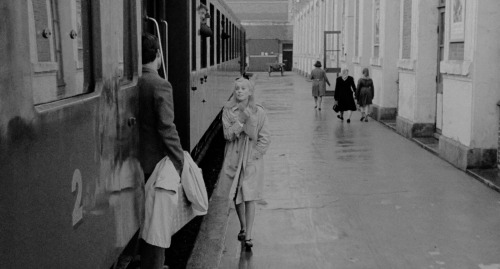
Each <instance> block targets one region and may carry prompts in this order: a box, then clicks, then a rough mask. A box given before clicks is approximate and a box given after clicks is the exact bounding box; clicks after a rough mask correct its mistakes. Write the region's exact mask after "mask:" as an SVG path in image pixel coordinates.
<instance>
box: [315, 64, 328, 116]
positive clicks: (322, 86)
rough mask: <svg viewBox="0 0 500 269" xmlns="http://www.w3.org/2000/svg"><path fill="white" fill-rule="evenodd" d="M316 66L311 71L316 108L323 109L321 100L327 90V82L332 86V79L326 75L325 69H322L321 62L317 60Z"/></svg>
mask: <svg viewBox="0 0 500 269" xmlns="http://www.w3.org/2000/svg"><path fill="white" fill-rule="evenodd" d="M314 66H315V67H316V68H314V69H313V70H312V71H311V80H312V82H313V84H312V96H313V97H314V108H318V110H321V101H322V100H323V96H324V95H325V92H326V84H328V86H330V81H328V78H327V77H326V72H325V70H323V69H321V62H320V61H316V63H315V64H314Z"/></svg>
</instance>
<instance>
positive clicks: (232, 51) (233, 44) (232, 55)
mask: <svg viewBox="0 0 500 269" xmlns="http://www.w3.org/2000/svg"><path fill="white" fill-rule="evenodd" d="M231 25H232V27H231V32H232V34H231V45H232V47H233V49H232V50H231V59H234V58H236V57H235V56H236V53H235V52H236V42H235V41H236V34H235V29H236V26H234V24H231Z"/></svg>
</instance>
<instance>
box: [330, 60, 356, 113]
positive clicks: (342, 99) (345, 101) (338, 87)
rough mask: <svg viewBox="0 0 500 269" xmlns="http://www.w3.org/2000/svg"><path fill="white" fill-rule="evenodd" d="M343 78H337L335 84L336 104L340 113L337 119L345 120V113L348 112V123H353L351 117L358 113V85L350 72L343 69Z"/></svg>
mask: <svg viewBox="0 0 500 269" xmlns="http://www.w3.org/2000/svg"><path fill="white" fill-rule="evenodd" d="M340 74H341V76H340V77H338V78H337V81H336V83H335V94H334V96H333V97H334V98H335V104H336V105H337V107H338V110H339V111H340V115H337V118H339V119H341V120H344V111H347V115H348V116H347V123H350V122H351V115H352V112H353V111H356V103H355V102H354V93H355V92H356V85H355V84H354V79H353V78H352V77H351V76H349V70H347V69H345V68H344V69H342V72H341V73H340Z"/></svg>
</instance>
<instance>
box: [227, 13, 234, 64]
mask: <svg viewBox="0 0 500 269" xmlns="http://www.w3.org/2000/svg"><path fill="white" fill-rule="evenodd" d="M227 33H228V34H229V39H228V40H227V42H228V46H227V48H228V51H227V59H228V60H232V59H233V23H232V22H231V21H229V24H228V27H227Z"/></svg>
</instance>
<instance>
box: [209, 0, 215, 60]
mask: <svg viewBox="0 0 500 269" xmlns="http://www.w3.org/2000/svg"><path fill="white" fill-rule="evenodd" d="M214 14H215V13H214V5H213V4H210V27H212V29H215V27H214ZM214 42H215V40H214V36H213V35H212V36H211V37H210V66H213V65H214V64H215V47H214V45H215V44H214Z"/></svg>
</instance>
